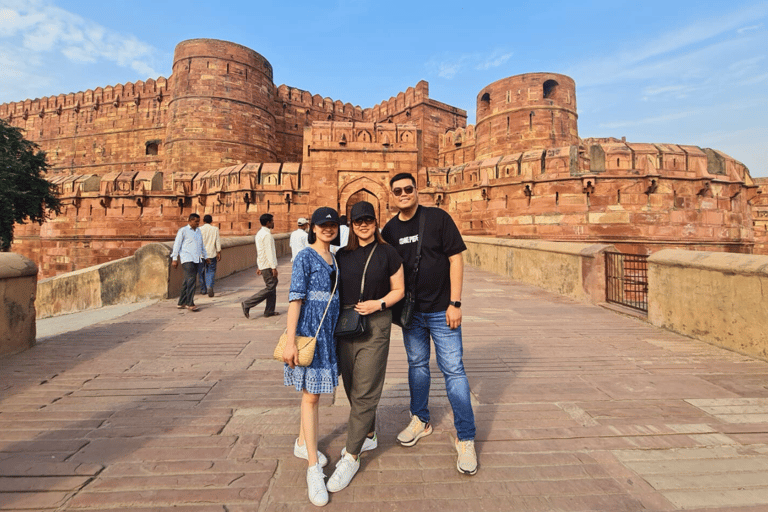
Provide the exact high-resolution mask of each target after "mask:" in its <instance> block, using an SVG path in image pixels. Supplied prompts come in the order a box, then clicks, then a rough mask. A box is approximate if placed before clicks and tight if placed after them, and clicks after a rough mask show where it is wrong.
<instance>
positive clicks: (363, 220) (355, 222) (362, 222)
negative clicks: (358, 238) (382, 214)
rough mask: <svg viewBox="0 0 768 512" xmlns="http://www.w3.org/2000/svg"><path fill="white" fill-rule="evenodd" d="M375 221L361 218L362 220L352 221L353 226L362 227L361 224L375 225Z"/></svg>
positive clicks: (371, 218)
mask: <svg viewBox="0 0 768 512" xmlns="http://www.w3.org/2000/svg"><path fill="white" fill-rule="evenodd" d="M375 223H376V219H374V218H373V217H363V218H362V219H356V220H353V221H352V224H354V225H355V226H362V225H363V224H375Z"/></svg>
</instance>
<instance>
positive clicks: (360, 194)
mask: <svg viewBox="0 0 768 512" xmlns="http://www.w3.org/2000/svg"><path fill="white" fill-rule="evenodd" d="M360 201H368V202H369V203H371V204H372V205H373V210H374V211H375V212H376V220H377V221H378V222H379V226H382V217H381V202H380V201H379V198H378V197H377V196H376V194H374V193H373V192H371V191H370V190H368V189H365V188H363V189H360V190H358V191H357V192H355V193H354V194H352V195H351V196H349V199H347V204H346V206H345V208H344V211H345V213H346V215H347V219H349V218H350V213H351V212H352V207H353V206H354V205H355V204H356V203H359V202H360Z"/></svg>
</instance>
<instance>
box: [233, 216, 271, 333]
mask: <svg viewBox="0 0 768 512" xmlns="http://www.w3.org/2000/svg"><path fill="white" fill-rule="evenodd" d="M259 222H260V223H261V229H260V230H259V232H258V233H256V237H255V238H256V266H257V269H256V274H257V275H260V276H261V277H263V278H264V284H265V287H264V289H262V290H259V291H258V292H256V293H254V294H253V295H251V296H250V297H248V298H247V299H245V301H243V302H241V303H240V306H241V307H242V308H243V314H244V315H245V318H250V317H251V315H250V311H251V308H252V307H254V306H257V305H258V304H259V303H260V302H262V301H267V305H266V307H265V308H264V316H266V317H270V316H275V315H279V314H280V313H278V312H277V311H275V304H276V303H277V252H276V251H275V237H273V236H272V230H273V229H275V220H274V217H273V216H272V214H271V213H265V214H262V216H261V217H259Z"/></svg>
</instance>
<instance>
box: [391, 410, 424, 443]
mask: <svg viewBox="0 0 768 512" xmlns="http://www.w3.org/2000/svg"><path fill="white" fill-rule="evenodd" d="M431 433H432V425H430V424H429V423H428V422H427V423H424V422H423V421H421V420H420V419H419V417H418V416H416V415H413V416H412V417H411V422H410V423H409V424H408V426H407V427H405V428H404V429H403V431H402V432H400V433H399V434H398V435H397V441H398V442H399V443H400V444H401V445H403V446H413V445H415V444H416V441H418V440H419V439H421V438H422V437H426V436H428V435H429V434H431Z"/></svg>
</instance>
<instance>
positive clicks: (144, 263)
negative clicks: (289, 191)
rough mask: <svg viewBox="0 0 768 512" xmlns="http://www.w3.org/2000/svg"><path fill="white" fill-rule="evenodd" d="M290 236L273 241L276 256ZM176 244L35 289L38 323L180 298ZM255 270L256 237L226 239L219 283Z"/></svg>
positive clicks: (154, 246)
mask: <svg viewBox="0 0 768 512" xmlns="http://www.w3.org/2000/svg"><path fill="white" fill-rule="evenodd" d="M289 238H290V234H288V233H283V234H279V235H275V247H276V249H277V254H278V256H282V255H283V254H286V253H287V252H290V246H289ZM172 250H173V242H161V243H151V244H147V245H145V246H143V247H141V248H140V249H138V250H137V251H136V252H135V253H134V255H133V256H129V257H127V258H121V259H119V260H115V261H111V262H109V263H104V264H102V265H96V266H93V267H89V268H85V269H82V270H77V271H75V272H69V273H67V274H61V275H58V276H56V277H51V278H49V279H44V280H42V281H40V282H39V283H38V284H37V301H36V303H35V305H36V307H37V318H47V317H51V316H56V315H63V314H68V313H76V312H78V311H85V310H88V309H97V308H100V307H103V306H109V305H113V304H125V303H130V302H139V301H142V300H148V299H160V298H172V297H178V296H179V290H180V289H181V282H182V280H183V278H184V272H183V271H182V269H181V265H179V267H178V268H176V269H174V268H173V267H172V266H171V260H170V255H171V251H172ZM254 265H256V244H255V243H254V239H253V237H252V236H239V237H230V238H223V239H222V242H221V261H220V262H219V264H218V266H217V269H216V277H217V278H222V277H226V276H228V275H230V274H233V273H235V272H239V271H240V270H244V269H246V268H249V267H253V266H254Z"/></svg>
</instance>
